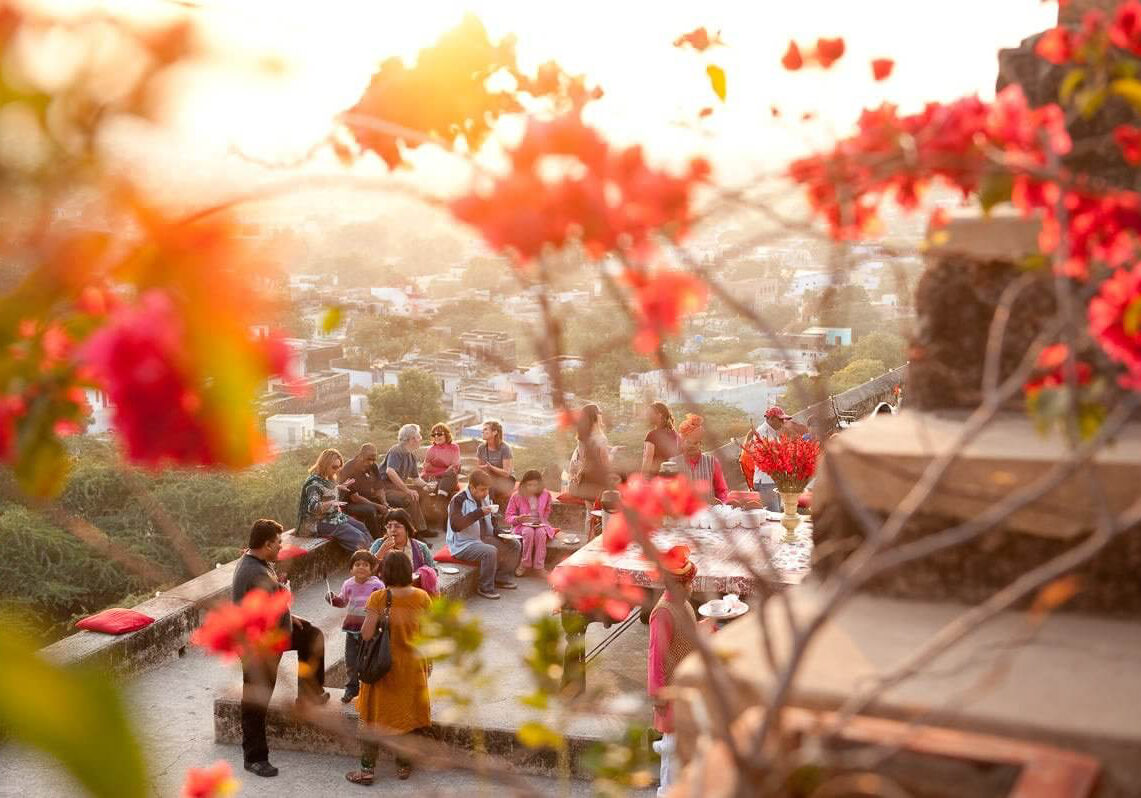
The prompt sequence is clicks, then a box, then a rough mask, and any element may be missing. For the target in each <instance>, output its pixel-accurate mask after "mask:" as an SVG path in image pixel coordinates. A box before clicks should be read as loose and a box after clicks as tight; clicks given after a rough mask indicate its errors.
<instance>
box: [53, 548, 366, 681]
mask: <svg viewBox="0 0 1141 798" xmlns="http://www.w3.org/2000/svg"><path fill="white" fill-rule="evenodd" d="M283 542H285V543H287V544H293V545H296V546H300V547H301V548H303V549H306V550H307V551H308V552H309V553H308V554H307V555H306V556H304V557H298V558H296V559H294V560H290V561H289V562H290V564H289V566H288V567H289V577H290V582H291V583H292V586H293V588H294V589H295V590H297V589H300V588H303V587H305V586H306V585H309V584H312V583H313V582H315V581H317V580H319V579H321V578H322V577H323V576H324V574H326V573H330V572H332V571H336V570H338V569H340V568H343V567H344V565H345V563H346V562H347V560H348V554H347V553H346V552H345V550H344V549H342V548H341V547H340V546H339V545H338V544H337V543H335V542H333V541H330V540H326V539H324V538H305V537H298V536H296V535H294V534H293V533H292V530H290V531H289V532H287V533H286V534H285V535H284V537H283ZM237 562H238V561H237V560H233V561H232V562H228V563H225V564H224V565H219V566H218V567H216V568H214V569H213V570H211V571H207V572H206V573H204V574H202V575H201V576H197V577H195V578H194V579H190V580H188V581H186V582H183V583H182V584H180V585H178V586H177V587H175V588H173V589H171V590H168V591H166V592H162V593H159V594H156V595H155V597H154V598H151V599H147V600H146V601H144V602H142V603H141V604H138V605H136V606H135V607H134V608H133V609H135V610H137V611H138V612H141V613H143V614H145V615H149V616H150V617H152V618H154V619H155V622H154V623H152V624H150V625H149V626H146V627H144V628H143V629H140V630H139V631H137V632H131V633H130V634H124V635H108V634H102V633H100V632H87V631H80V632H76V633H75V634H73V635H69V636H68V637H65V638H63V639H62V640H58V641H56V642H55V643H52V644H51V645H50V646H47V647H45V648H43V649H41V652H40V653H41V654H43V656H45V657H47V658H49V659H50V660H52V661H53V662H56V663H59V664H61V665H67V664H78V663H85V664H92V665H97V666H100V667H103V668H106V669H109V670H111V671H113V672H115V673H118V674H120V675H122V674H131V673H138V672H141V671H143V670H146V669H148V668H151V667H154V666H155V665H158V664H160V663H162V662H164V661H166V660H168V659H171V658H173V657H177V656H180V655H181V654H182V653H183V652H185V650H186V646H187V644H188V643H189V640H190V634H191V633H192V632H193V631H194V630H195V629H197V628H198V626H199V625H200V624H201V623H202V620H203V618H205V616H206V613H207V612H209V611H210V610H211V609H212V608H213V607H214V606H216V605H217V604H219V603H220V602H223V601H228V600H229V599H230V595H231V593H230V590H231V584H232V582H233V579H234V568H235V567H236V566H237Z"/></svg>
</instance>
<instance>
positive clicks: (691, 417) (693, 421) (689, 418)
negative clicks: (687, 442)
mask: <svg viewBox="0 0 1141 798" xmlns="http://www.w3.org/2000/svg"><path fill="white" fill-rule="evenodd" d="M704 426H705V419H703V418H702V417H701V416H699V415H697V414H696V413H686V414H685V420H684V421H682V422H681V423H680V424H678V425H677V433H678V435H680V436H682V437H683V438H688V437H689V436H690V435H691V434H693V433H694V432H700V431H701V430H702V428H703V427H704Z"/></svg>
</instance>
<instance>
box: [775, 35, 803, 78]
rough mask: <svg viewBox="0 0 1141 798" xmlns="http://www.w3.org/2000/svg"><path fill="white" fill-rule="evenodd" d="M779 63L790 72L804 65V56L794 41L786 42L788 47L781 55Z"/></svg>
mask: <svg viewBox="0 0 1141 798" xmlns="http://www.w3.org/2000/svg"><path fill="white" fill-rule="evenodd" d="M780 63H781V66H783V67H784V68H785V69H787V70H788V71H790V72H795V71H796V70H798V69H800V68H801V67H803V66H804V56H802V55H801V54H800V48H799V47H797V45H796V42H789V43H788V49H787V50H785V51H784V55H783V56H781V59H780Z"/></svg>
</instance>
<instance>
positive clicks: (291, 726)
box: [214, 675, 602, 779]
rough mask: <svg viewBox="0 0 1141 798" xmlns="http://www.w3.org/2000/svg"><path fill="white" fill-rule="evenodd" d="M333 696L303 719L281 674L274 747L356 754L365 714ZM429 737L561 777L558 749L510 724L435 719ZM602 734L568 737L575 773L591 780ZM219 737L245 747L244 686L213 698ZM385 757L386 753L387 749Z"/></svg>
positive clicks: (334, 692)
mask: <svg viewBox="0 0 1141 798" xmlns="http://www.w3.org/2000/svg"><path fill="white" fill-rule="evenodd" d="M329 693H330V694H331V696H332V697H331V698H330V700H329V703H328V704H326V705H325V706H324V707H320V708H319V709H317V710H315V714H314V718H315V721H316V722H314V721H311V720H307V719H305V718H302V717H300V716H299V715H298V714H297V712H296V711H295V709H294V700H295V696H296V687H295V685H294V683H293V682H292V681H290V680H286V679H285V678H284V675H283V676H282V677H279V678H278V686H277V688H276V689H275V690H274V695H273V698H272V699H271V700H270V704H269V714H268V716H267V720H266V733H267V739H268V740H269V747H270V750H271V751H273V750H286V751H305V752H309V753H319V754H333V755H339V756H349V757H356V756H359V755H360V744H359V742H358V740H357V737H356V732H357V728H358V725H359V722H360V716H359V715H358V714H357V711H356V708H355V707H354V706H353V705H352V704H342V703H341V696H342V695H343V691H342V690H340V689H336V688H330V689H329ZM425 736H427V737H429V738H430V739H434V740H437V741H439V742H442V743H444V744H445V745H447V746H448V747H449V748H450V749H453V750H455V751H460V752H474V751H476V750H478V749H482V750H483V751H484V752H486V754H488V755H490V756H491V757H493V758H494V761H493V762H492V763H489V766H491V767H497V768H499V767H502V768H507V769H509V770H511V771H514V772H517V773H524V774H532V775H540V776H556V775H559V758H558V755H557V753H556V752H555V751H554V750H550V749H542V750H535V749H531V748H527V747H526V746H525V745H523V744H522V743H521V742H519V740H518V738H517V737H516V729H515V728H513V727H510V726H508V725H503V726H490V725H488V723H487V721H486V720H485V721H483V722H482V725H481V726H478V727H477V726H474V725H471V724H468V723H464V722H462V721H454V722H453V721H442V720H434V721H433V722H432V725H431V726H430V727H429V729H428V730H427V732H426V733H425ZM601 739H602V738H601V737H591V736H586V735H579V734H569V735H567V738H566V740H567V745H568V750H569V761H570V766H571V775H572V776H574V777H575V778H580V779H585V778H589V774H588V773H587V771H586V769H585V766H584V763H583V755H584V754H585V753H586V751H587V749H588V748H590V747H591V745H593V744H594V743H595V742H599V741H601ZM214 741H215V742H216V743H219V744H228V745H240V744H241V742H242V728H241V689H240V688H239V687H233V688H231V689H230V690H228V691H227V692H226V693H225V694H224V695H223V696H221V697H219V698H217V699H215V701H214ZM381 756H382V757H384V756H385V754H384V753H383V752H382V753H381Z"/></svg>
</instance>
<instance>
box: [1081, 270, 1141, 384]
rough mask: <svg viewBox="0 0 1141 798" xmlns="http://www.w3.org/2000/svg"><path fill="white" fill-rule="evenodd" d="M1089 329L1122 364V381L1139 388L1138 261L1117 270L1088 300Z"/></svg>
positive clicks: (1140, 296)
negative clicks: (1136, 263)
mask: <svg viewBox="0 0 1141 798" xmlns="http://www.w3.org/2000/svg"><path fill="white" fill-rule="evenodd" d="M1089 331H1090V335H1092V336H1093V338H1094V340H1096V341H1097V342H1098V344H1099V345H1100V346H1101V348H1102V350H1104V352H1105V353H1106V354H1107V355H1109V357H1110V358H1112V359H1113V360H1114V361H1116V362H1118V363H1120V364H1122V365H1123V366H1124V367H1125V370H1126V373H1125V375H1123V376H1122V378H1121V384H1122V385H1123V386H1124V387H1126V388H1130V389H1132V390H1141V264H1138V265H1135V266H1133V267H1132V268H1130V269H1118V270H1117V271H1116V272H1115V273H1114V274H1113V275H1112V276H1111V277H1109V279H1107V280H1106V281H1105V282H1103V283H1102V284H1101V288H1100V290H1099V291H1098V293H1097V296H1095V297H1094V298H1093V299H1092V300H1090V303H1089Z"/></svg>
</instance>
